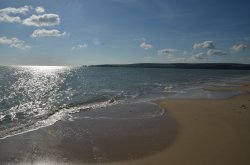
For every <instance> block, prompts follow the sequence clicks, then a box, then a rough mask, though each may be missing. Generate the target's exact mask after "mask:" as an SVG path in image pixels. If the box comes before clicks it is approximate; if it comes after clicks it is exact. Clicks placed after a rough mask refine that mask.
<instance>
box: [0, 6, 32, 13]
mask: <svg viewBox="0 0 250 165" xmlns="http://www.w3.org/2000/svg"><path fill="white" fill-rule="evenodd" d="M31 9H32V7H31V6H27V5H25V6H23V7H19V8H14V7H7V8H4V9H0V14H26V13H27V12H29V11H30V10H31Z"/></svg>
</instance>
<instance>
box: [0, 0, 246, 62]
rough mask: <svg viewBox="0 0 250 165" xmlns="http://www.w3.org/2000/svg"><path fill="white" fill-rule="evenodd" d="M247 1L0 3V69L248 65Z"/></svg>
mask: <svg viewBox="0 0 250 165" xmlns="http://www.w3.org/2000/svg"><path fill="white" fill-rule="evenodd" d="M249 18H250V1H249V0H230V1H229V0H53V1H51V0H0V65H93V64H94V65H95V64H128V63H150V62H153V63H182V62H185V63H210V62H222V63H250V50H249V47H250V19H249Z"/></svg>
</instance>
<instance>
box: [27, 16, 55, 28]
mask: <svg viewBox="0 0 250 165" xmlns="http://www.w3.org/2000/svg"><path fill="white" fill-rule="evenodd" d="M23 24H24V25H27V26H38V27H41V26H55V25H59V24H60V18H59V15H57V14H43V15H32V16H31V17H29V18H26V19H24V20H23Z"/></svg>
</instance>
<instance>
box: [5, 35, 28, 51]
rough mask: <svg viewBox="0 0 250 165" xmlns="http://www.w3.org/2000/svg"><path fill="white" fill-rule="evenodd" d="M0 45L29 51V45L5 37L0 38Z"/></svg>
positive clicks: (16, 39)
mask: <svg viewBox="0 0 250 165" xmlns="http://www.w3.org/2000/svg"><path fill="white" fill-rule="evenodd" d="M0 44H1V45H9V46H10V47H14V48H18V49H30V48H31V46H30V45H26V44H25V42H24V41H22V40H19V39H18V38H15V37H13V38H7V37H5V36H4V37H0Z"/></svg>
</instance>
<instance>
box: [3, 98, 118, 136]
mask: <svg viewBox="0 0 250 165" xmlns="http://www.w3.org/2000/svg"><path fill="white" fill-rule="evenodd" d="M118 102H119V101H118V100H117V99H116V97H112V98H109V99H106V100H101V101H100V100H98V99H91V100H89V101H86V102H83V103H74V104H68V105H63V106H62V107H60V108H58V109H55V110H51V111H50V112H48V113H46V114H43V115H39V116H33V117H32V118H25V119H22V120H19V119H15V121H12V122H10V123H7V124H6V123H4V124H1V123H3V122H5V120H8V118H9V117H10V115H1V119H0V124H1V126H0V139H5V138H7V137H11V136H14V135H18V134H23V133H27V132H30V131H34V130H37V129H40V128H43V127H47V126H50V125H53V124H54V123H56V122H57V121H60V120H73V118H72V114H74V113H77V112H80V111H88V110H91V109H97V108H103V107H107V106H111V105H114V104H117V103H118Z"/></svg>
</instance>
